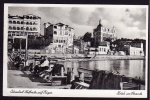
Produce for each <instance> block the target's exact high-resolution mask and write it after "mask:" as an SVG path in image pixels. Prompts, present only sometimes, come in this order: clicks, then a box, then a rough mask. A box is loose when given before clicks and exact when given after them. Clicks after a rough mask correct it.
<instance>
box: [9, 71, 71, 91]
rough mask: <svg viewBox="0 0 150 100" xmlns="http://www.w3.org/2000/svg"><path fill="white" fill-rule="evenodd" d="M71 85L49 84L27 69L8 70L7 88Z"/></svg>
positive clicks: (63, 86) (49, 87)
mask: <svg viewBox="0 0 150 100" xmlns="http://www.w3.org/2000/svg"><path fill="white" fill-rule="evenodd" d="M70 86H71V85H61V86H60V85H56V84H55V83H54V84H53V85H52V86H51V85H50V83H46V82H44V81H43V80H42V79H41V78H39V77H37V76H33V74H31V73H30V72H29V71H19V70H8V88H30V89H31V88H37V89H40V88H42V89H69V88H70Z"/></svg>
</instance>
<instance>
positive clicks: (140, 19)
mask: <svg viewBox="0 0 150 100" xmlns="http://www.w3.org/2000/svg"><path fill="white" fill-rule="evenodd" d="M8 14H10V15H19V16H22V15H26V14H33V15H37V16H39V17H41V34H43V35H44V26H43V24H44V23H46V22H50V23H52V24H56V23H59V22H61V23H64V24H67V25H69V26H70V27H72V28H74V30H75V36H77V37H78V36H83V35H84V34H85V33H86V32H91V33H93V29H94V28H96V27H97V25H98V24H99V20H100V19H101V23H102V25H103V26H104V27H106V28H112V27H113V26H114V27H115V28H116V35H117V38H130V39H135V38H140V39H146V9H145V8H139V7H138V8H135V7H134V8H131V7H129V8H128V7H122V8H116V7H112V8H110V7H109V8H108V7H107V8H106V7H94V6H90V7H88V6H86V7H9V8H8Z"/></svg>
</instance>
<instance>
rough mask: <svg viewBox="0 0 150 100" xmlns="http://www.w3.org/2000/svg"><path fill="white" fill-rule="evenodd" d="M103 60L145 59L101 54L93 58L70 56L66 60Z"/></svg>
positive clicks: (143, 58)
mask: <svg viewBox="0 0 150 100" xmlns="http://www.w3.org/2000/svg"><path fill="white" fill-rule="evenodd" d="M75 60H76V61H103V60H145V57H133V56H107V57H106V56H101V57H95V58H82V59H81V58H76V59H75V58H71V59H66V61H75Z"/></svg>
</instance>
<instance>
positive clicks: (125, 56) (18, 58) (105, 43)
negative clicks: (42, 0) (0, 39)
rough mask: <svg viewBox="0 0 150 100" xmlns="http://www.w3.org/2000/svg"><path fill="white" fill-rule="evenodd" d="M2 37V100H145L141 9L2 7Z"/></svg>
mask: <svg viewBox="0 0 150 100" xmlns="http://www.w3.org/2000/svg"><path fill="white" fill-rule="evenodd" d="M3 34H4V47H3V50H4V52H3V56H4V57H3V59H4V60H3V96H18V97H21V96H22V97H24V96H26V97H31V96H32V97H33V96H34V97H96V98H97V97H105V98H111V97H115V98H116V97H118V98H128V97H131V98H147V91H148V89H147V87H148V86H147V85H148V84H147V82H148V70H147V69H148V6H147V5H77V4H69V5H68V4H14V3H12V4H11V3H9V4H8V3H6V4H4V33H3Z"/></svg>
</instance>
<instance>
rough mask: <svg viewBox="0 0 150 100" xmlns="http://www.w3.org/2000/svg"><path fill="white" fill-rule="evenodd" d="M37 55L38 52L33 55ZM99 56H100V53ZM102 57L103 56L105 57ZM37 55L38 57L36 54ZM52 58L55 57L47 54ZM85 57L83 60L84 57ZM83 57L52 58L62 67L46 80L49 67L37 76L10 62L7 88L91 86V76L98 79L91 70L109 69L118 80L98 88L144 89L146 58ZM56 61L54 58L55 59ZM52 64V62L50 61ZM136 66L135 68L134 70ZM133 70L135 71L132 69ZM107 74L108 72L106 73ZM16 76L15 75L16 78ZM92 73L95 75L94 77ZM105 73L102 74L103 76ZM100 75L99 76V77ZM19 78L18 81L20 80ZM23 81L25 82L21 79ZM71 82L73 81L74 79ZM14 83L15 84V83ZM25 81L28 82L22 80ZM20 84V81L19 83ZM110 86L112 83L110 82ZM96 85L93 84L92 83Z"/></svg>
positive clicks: (77, 87)
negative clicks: (94, 58) (62, 66)
mask: <svg viewBox="0 0 150 100" xmlns="http://www.w3.org/2000/svg"><path fill="white" fill-rule="evenodd" d="M36 57H37V56H36ZM101 57H102V56H101ZM104 57H106V56H104ZM104 57H103V58H104ZM8 58H9V61H10V60H11V59H10V58H11V57H8ZM36 59H37V58H36ZM50 59H51V61H52V60H53V61H54V59H52V58H50ZM85 59H86V60H85ZM85 59H84V60H79V59H76V60H71V59H70V60H69V59H66V60H62V59H61V60H60V59H55V60H57V61H59V62H61V64H62V65H64V68H65V69H64V71H62V70H61V72H60V73H61V74H60V75H56V76H53V77H52V78H54V79H55V80H53V81H52V82H51V80H47V79H46V78H45V77H44V76H46V75H48V77H51V76H49V74H46V73H48V72H49V71H50V70H49V71H48V70H45V71H43V73H42V74H43V75H42V74H41V75H40V74H39V75H38V76H35V75H34V74H33V73H32V72H31V71H29V70H14V69H13V66H12V65H9V68H8V78H10V79H8V80H9V82H8V87H10V88H50V89H51V88H52V89H92V87H91V85H92V84H93V83H92V80H93V79H94V80H95V79H96V80H99V79H98V77H97V78H96V77H95V76H93V72H96V73H101V71H104V72H106V73H108V72H109V73H112V74H111V75H116V74H117V76H119V79H117V80H119V81H117V80H116V81H115V84H116V82H119V83H118V84H119V85H118V86H119V87H118V88H114V87H113V88H112V87H109V84H108V85H107V86H103V87H101V89H119V90H121V89H127V90H128V89H129V90H130V89H135V90H144V89H145V60H141V59H140V60H139V59H138V60H137V59H134V60H133V59H132V60H131V59H124V60H123V59H120V60H115V59H109V60H108V59H103V60H102V59H101V60H88V59H87V58H85ZM34 62H35V58H34V59H33V58H32V59H30V60H29V63H34ZM54 63H55V61H54ZM50 66H51V65H50ZM50 66H49V67H50ZM135 69H136V70H135ZM133 72H134V73H133ZM106 75H107V74H106ZM15 77H16V78H15ZM94 77H95V78H94ZM104 77H106V76H103V78H104ZM22 78H25V79H23V82H22V81H20V79H22ZM99 78H100V77H99ZM112 79H113V78H111V80H110V79H109V78H108V79H102V78H101V81H108V80H109V81H110V83H111V82H113V81H112ZM19 81H20V82H19ZM24 81H26V82H24ZM73 82H74V83H73ZM15 83H17V84H15ZM22 83H27V84H22ZM122 83H124V84H125V83H126V84H127V83H129V84H127V86H126V88H125V86H124V88H123V87H122V86H121V84H122ZM19 84H20V85H19ZM111 86H112V85H111ZM94 87H95V85H94ZM94 87H93V89H96V87H95V88H94ZM106 87H107V88H106ZM97 89H100V87H97Z"/></svg>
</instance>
